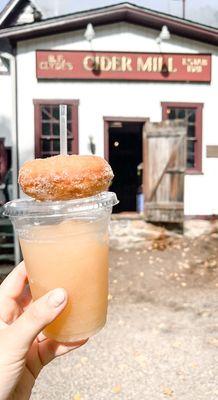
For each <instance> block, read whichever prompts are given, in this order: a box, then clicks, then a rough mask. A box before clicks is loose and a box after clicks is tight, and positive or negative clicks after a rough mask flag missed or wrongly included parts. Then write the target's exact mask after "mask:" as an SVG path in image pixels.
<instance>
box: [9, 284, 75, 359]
mask: <svg viewBox="0 0 218 400" xmlns="http://www.w3.org/2000/svg"><path fill="white" fill-rule="evenodd" d="M66 304H67V293H66V291H65V290H64V289H54V290H52V291H50V292H48V293H47V294H46V295H44V296H43V297H41V298H39V299H38V300H36V301H35V302H34V303H32V304H31V306H29V307H28V309H27V310H26V311H25V312H24V313H23V314H22V315H21V316H20V317H19V318H18V319H17V320H16V321H15V322H14V323H13V324H12V325H10V327H9V331H10V335H12V343H13V344H14V345H15V346H16V348H17V349H18V348H19V349H20V350H21V349H22V350H23V351H24V352H27V351H28V349H29V347H30V346H31V344H32V342H33V341H34V339H35V338H36V337H37V335H38V334H39V333H40V332H41V331H42V329H44V328H45V326H46V325H48V324H50V323H51V322H52V321H53V320H54V319H55V318H56V317H57V316H58V315H59V314H60V313H61V311H62V310H63V309H64V307H65V306H66Z"/></svg>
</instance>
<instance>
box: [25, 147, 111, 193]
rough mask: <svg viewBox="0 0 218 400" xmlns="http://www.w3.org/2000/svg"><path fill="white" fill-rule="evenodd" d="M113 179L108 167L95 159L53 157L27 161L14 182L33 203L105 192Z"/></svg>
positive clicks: (87, 157) (72, 156)
mask: <svg viewBox="0 0 218 400" xmlns="http://www.w3.org/2000/svg"><path fill="white" fill-rule="evenodd" d="M112 178H113V171H112V169H111V167H110V165H109V164H108V163H107V161H105V160H104V159H103V158H101V157H97V156H77V155H71V156H70V155H67V156H62V155H58V156H54V157H49V158H44V159H41V158H38V159H35V160H32V161H27V162H26V163H25V164H24V165H23V166H22V167H21V169H20V172H19V178H18V182H19V184H20V186H21V188H22V190H23V192H24V193H26V194H27V195H28V196H31V197H33V198H35V199H37V200H70V199H76V198H81V197H88V196H94V195H95V194H98V193H100V192H102V191H104V190H107V189H108V187H109V185H110V182H111V180H112Z"/></svg>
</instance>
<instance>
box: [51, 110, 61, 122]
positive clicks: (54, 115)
mask: <svg viewBox="0 0 218 400" xmlns="http://www.w3.org/2000/svg"><path fill="white" fill-rule="evenodd" d="M52 116H53V118H55V119H57V120H58V121H59V106H52Z"/></svg>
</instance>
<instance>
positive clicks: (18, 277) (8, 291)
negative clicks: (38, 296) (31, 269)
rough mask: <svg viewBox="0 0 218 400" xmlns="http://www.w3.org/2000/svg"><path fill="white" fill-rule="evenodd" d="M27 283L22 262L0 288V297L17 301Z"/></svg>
mask: <svg viewBox="0 0 218 400" xmlns="http://www.w3.org/2000/svg"><path fill="white" fill-rule="evenodd" d="M26 282H27V274H26V268H25V265H24V262H23V261H22V262H21V263H20V264H18V265H17V267H15V268H14V269H13V271H12V272H11V273H10V274H9V275H8V276H7V278H6V279H5V280H4V281H3V282H2V284H1V286H0V295H4V296H7V297H10V298H12V299H17V298H18V297H19V296H20V295H21V294H22V292H23V290H24V288H25V285H26Z"/></svg>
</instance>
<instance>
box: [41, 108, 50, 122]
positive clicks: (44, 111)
mask: <svg viewBox="0 0 218 400" xmlns="http://www.w3.org/2000/svg"><path fill="white" fill-rule="evenodd" d="M41 111H42V119H45V120H46V119H48V120H49V119H50V118H51V114H50V107H49V106H43V107H41Z"/></svg>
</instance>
